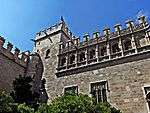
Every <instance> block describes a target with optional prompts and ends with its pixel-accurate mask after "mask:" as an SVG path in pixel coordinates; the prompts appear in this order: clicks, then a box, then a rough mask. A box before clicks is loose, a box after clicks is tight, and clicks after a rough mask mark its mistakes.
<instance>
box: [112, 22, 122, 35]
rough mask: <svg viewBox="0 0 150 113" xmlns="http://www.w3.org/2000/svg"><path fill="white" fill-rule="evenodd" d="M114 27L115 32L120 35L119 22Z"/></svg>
mask: <svg viewBox="0 0 150 113" xmlns="http://www.w3.org/2000/svg"><path fill="white" fill-rule="evenodd" d="M114 28H115V32H117V34H118V35H120V31H121V29H122V28H121V25H120V24H116V25H115V26H114Z"/></svg>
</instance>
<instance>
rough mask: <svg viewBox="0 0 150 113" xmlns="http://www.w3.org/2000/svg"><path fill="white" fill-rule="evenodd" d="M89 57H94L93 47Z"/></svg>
mask: <svg viewBox="0 0 150 113" xmlns="http://www.w3.org/2000/svg"><path fill="white" fill-rule="evenodd" d="M89 53H90V56H89V57H90V59H93V58H95V50H94V49H92V50H91V51H90V52H89Z"/></svg>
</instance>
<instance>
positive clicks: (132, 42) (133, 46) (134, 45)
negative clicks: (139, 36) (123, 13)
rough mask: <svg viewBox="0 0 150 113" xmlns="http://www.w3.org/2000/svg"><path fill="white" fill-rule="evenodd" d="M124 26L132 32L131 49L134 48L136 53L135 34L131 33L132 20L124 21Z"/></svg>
mask: <svg viewBox="0 0 150 113" xmlns="http://www.w3.org/2000/svg"><path fill="white" fill-rule="evenodd" d="M126 26H127V28H129V29H130V30H131V32H132V35H131V44H132V49H135V53H137V45H136V41H135V36H134V34H133V27H134V24H133V21H131V20H128V21H126Z"/></svg>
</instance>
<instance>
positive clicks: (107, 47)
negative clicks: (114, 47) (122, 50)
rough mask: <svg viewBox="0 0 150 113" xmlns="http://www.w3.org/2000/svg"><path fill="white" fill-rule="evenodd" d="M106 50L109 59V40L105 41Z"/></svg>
mask: <svg viewBox="0 0 150 113" xmlns="http://www.w3.org/2000/svg"><path fill="white" fill-rule="evenodd" d="M106 50H107V55H108V56H109V59H110V58H111V57H110V43H109V40H108V41H107V46H106Z"/></svg>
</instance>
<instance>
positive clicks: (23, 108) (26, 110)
mask: <svg viewBox="0 0 150 113" xmlns="http://www.w3.org/2000/svg"><path fill="white" fill-rule="evenodd" d="M17 111H18V112H19V113H34V108H31V107H29V106H27V105H26V104H25V103H24V104H19V105H18V107H17Z"/></svg>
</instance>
